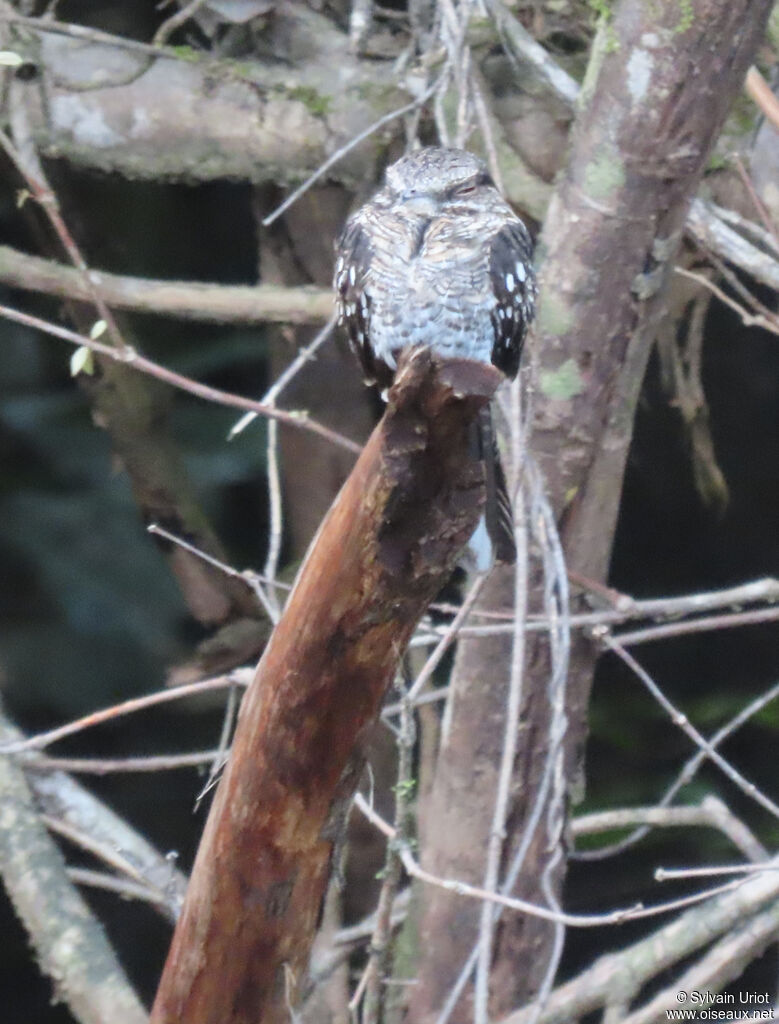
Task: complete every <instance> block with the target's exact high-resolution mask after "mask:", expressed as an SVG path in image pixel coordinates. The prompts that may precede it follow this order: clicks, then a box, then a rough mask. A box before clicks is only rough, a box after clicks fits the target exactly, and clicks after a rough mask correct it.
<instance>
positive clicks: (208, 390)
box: [0, 306, 360, 452]
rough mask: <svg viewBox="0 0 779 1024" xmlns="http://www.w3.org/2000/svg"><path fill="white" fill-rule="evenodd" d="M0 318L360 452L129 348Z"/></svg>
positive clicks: (36, 322) (35, 320)
mask: <svg viewBox="0 0 779 1024" xmlns="http://www.w3.org/2000/svg"><path fill="white" fill-rule="evenodd" d="M0 316H2V317H5V318H6V319H7V320H13V321H14V322H15V323H19V324H24V326H25V327H32V328H34V329H35V330H38V331H43V332H44V333H45V334H50V335H52V336H53V337H55V338H61V339H62V340H63V341H67V342H69V343H70V344H71V345H79V346H81V345H83V346H84V347H85V348H88V349H91V350H92V351H93V352H99V353H100V354H101V355H104V356H108V357H109V359H114V360H116V361H117V362H120V363H125V364H126V365H127V366H131V367H132V368H133V369H134V370H137V371H138V372H139V373H146V374H148V375H149V376H150V377H156V378H157V380H162V381H165V383H167V384H171V385H172V386H173V387H175V388H178V389H179V390H181V391H186V392H188V393H189V394H191V395H196V396H197V397H198V398H203V399H205V400H206V401H208V402H216V403H217V404H219V405H227V406H231V407H233V408H235V409H249V410H251V411H252V412H257V413H259V414H260V415H262V416H269V417H272V418H273V419H277V420H279V421H280V422H281V423H287V424H289V426H291V427H297V428H298V429H300V430H310V431H311V432H312V433H314V434H319V436H320V437H324V438H325V439H326V440H328V441H331V442H332V443H333V444H337V445H339V446H340V447H341V448H346V449H347V451H351V452H359V451H360V446H359V445H358V444H356V443H355V442H354V441H350V440H349V439H348V438H346V437H344V436H343V435H342V434H339V433H337V432H336V431H335V430H330V428H329V427H325V426H324V425H323V424H321V423H317V422H316V420H312V419H309V418H308V415H307V414H306V413H305V412H297V411H296V412H289V411H286V410H284V409H277V408H276V407H275V406H271V405H263V403H262V402H255V401H253V400H252V399H251V398H243V397H242V396H241V395H234V394H232V393H231V392H229V391H222V390H220V389H219V388H212V387H209V385H207V384H200V383H199V382H198V381H195V380H192V379H191V378H190V377H185V376H183V375H182V374H180V373H175V372H174V371H173V370H169V369H167V368H166V367H164V366H161V365H160V364H159V363H155V362H153V361H152V360H151V359H147V358H146V357H145V356H142V355H140V354H139V353H138V352H136V351H135V350H134V349H132V348H125V349H121V350H118V349H115V348H113V347H112V346H110V345H104V344H102V343H101V342H99V341H96V340H95V339H93V338H89V337H87V336H86V335H85V334H77V333H76V332H75V331H69V330H68V329H67V328H65V327H58V326H57V325H56V324H52V323H49V322H48V321H47V320H41V319H40V317H37V316H31V315H30V314H29V313H21V312H19V311H18V310H15V309H10V308H9V307H8V306H0Z"/></svg>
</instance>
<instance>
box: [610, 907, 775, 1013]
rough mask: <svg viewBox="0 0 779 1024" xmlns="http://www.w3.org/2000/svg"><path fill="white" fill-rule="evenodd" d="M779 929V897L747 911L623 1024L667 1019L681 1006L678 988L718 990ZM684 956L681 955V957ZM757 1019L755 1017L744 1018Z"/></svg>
mask: <svg viewBox="0 0 779 1024" xmlns="http://www.w3.org/2000/svg"><path fill="white" fill-rule="evenodd" d="M777 929H779V900H777V901H775V902H774V903H773V904H772V905H771V906H769V907H767V908H766V909H765V910H764V911H763V912H762V913H759V914H751V915H745V916H744V918H743V919H742V920H741V921H738V922H736V923H735V926H734V927H733V929H732V931H730V932H729V933H728V934H726V935H724V936H723V938H721V939H720V940H719V942H716V943H715V944H714V945H713V946H712V947H711V948H710V949H708V950H707V951H706V953H705V954H704V955H703V956H702V957H701V958H700V959H699V960H697V961H696V962H695V963H694V964H693V965H692V966H691V967H690V968H689V969H688V970H687V971H685V972H684V973H683V974H682V975H681V976H680V977H678V978H676V979H675V980H674V982H673V984H672V985H670V986H669V987H668V988H666V989H663V990H662V991H661V992H658V993H657V995H655V996H654V997H653V998H652V999H651V1000H650V1001H649V1002H648V1003H645V1004H644V1005H643V1006H641V1007H639V1009H637V1010H635V1011H634V1012H633V1013H630V1014H627V1015H625V1016H623V1017H622V1018H621V1022H620V1024H654V1022H655V1021H658V1020H664V1019H668V1014H667V1013H666V1011H667V1010H669V1009H670V1008H671V1007H678V1005H679V998H678V996H679V992H680V991H682V992H688V993H689V992H719V991H721V990H722V989H723V988H724V987H725V985H727V984H728V982H729V981H732V980H734V979H735V978H738V977H739V976H740V975H741V973H742V972H743V970H744V968H745V967H746V966H747V964H748V963H750V962H751V961H753V960H756V959H757V958H758V957H759V956H760V954H761V953H762V952H763V950H764V949H765V948H766V946H767V945H768V944H769V943H770V942H772V941H774V942H775V941H776V934H777ZM680 959H681V957H680ZM742 1019H744V1020H746V1019H755V1018H748V1017H744V1018H742Z"/></svg>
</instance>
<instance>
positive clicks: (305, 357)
mask: <svg viewBox="0 0 779 1024" xmlns="http://www.w3.org/2000/svg"><path fill="white" fill-rule="evenodd" d="M336 319H337V318H336V316H335V314H332V315H331V316H330V319H329V320H328V321H327V323H326V324H325V326H324V327H323V328H322V329H321V331H318V332H317V334H316V335H315V337H314V338H313V340H312V341H310V342H309V343H308V345H304V346H303V348H301V350H300V351H299V352H298V354H297V355H296V356H295V358H294V359H293V360H292V362H291V363H290V364H289V366H288V367H287V368H286V369H285V370H283V371H282V372H281V373H280V374H279V376H278V377H277V378H276V380H275V381H274V382H273V384H272V385H271V387H269V388H268V390H267V391H266V392H265V394H264V395H263V397H262V399H261V401H262V402H263V403H264V404H266V405H274V404H275V402H276V399H277V398H278V396H279V395H280V394H281V392H282V391H283V390H284V388H285V387H286V386H287V385H288V384H289V383H290V381H291V380H293V379H294V378H295V377H296V376H297V374H298V373H299V372H300V371H301V370H302V369H303V367H304V366H305V365H306V363H308V362H311V361H313V359H314V356H315V354H316V352H317V351H318V349H320V348H321V347H322V345H324V343H325V342H326V341H327V340H328V338H329V337H330V335H331V334H332V333H333V330H334V329H335V324H336ZM256 418H257V413H255V412H247V413H246V415H245V416H242V417H241V418H240V419H239V420H238V421H237V423H235V424H233V426H232V427H231V428H230V433H229V434H228V435H227V439H228V441H232V439H233V438H234V437H236V436H237V435H238V434H240V433H241V432H242V431H243V430H245V429H246V427H248V425H249V424H250V423H251V422H252V421H253V420H255V419H256Z"/></svg>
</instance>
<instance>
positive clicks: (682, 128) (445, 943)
mask: <svg viewBox="0 0 779 1024" xmlns="http://www.w3.org/2000/svg"><path fill="white" fill-rule="evenodd" d="M770 8H771V2H770V0H735V2H734V0H686V2H685V3H676V2H671V0H666V2H663V3H659V4H647V3H645V2H644V0H624V2H623V3H621V4H620V5H619V6H618V7H617V8H616V10H615V11H614V14H613V17H611V18H608V19H606V20H605V21H604V22H603V24H602V25H601V28H600V30H599V34H598V38H597V40H596V43H595V46H594V49H593V55H592V58H591V63H590V67H589V70H588V73H587V76H586V79H585V83H584V86H583V89H582V95H581V100H580V110H579V114H578V118H577V122H576V125H575V128H574V135H573V141H572V149H571V156H570V160H569V164H568V168H567V171H566V173H565V175H564V177H563V178H562V180H561V181H560V182H559V184H558V187H557V189H556V191H555V194H554V196H553V198H552V202H551V205H550V209H549V212H548V215H547V218H546V222H545V225H544V228H543V233H542V237H541V242H540V246H539V260H540V264H541V274H540V277H541V295H540V304H539V312H538V319H537V325H536V337H535V342H534V345H535V351H536V353H537V358H536V362H537V371H538V385H539V390H538V392H537V394H536V396H535V405H534V435H533V441H532V445H533V449H534V451H535V453H536V455H537V457H538V460H539V462H540V464H541V467H542V470H543V474H544V477H545V480H546V484H547V492H548V495H549V498H550V500H551V502H552V507H553V509H554V512H555V514H556V516H557V517H558V522H559V523H560V525H561V528H562V533H563V537H564V543H565V549H566V556H567V562H568V566H569V569H571V570H575V571H576V572H578V573H580V574H582V575H585V576H587V577H590V578H593V579H596V580H602V579H604V578H605V575H606V572H607V569H608V562H609V557H610V550H611V543H612V538H613V533H614V526H615V523H616V517H617V511H618V506H619V498H620V493H621V487H622V476H623V471H624V466H625V459H626V456H627V451H628V447H629V444H630V439H631V434H632V425H633V415H634V411H635V407H636V402H637V399H638V394H639V389H640V386H641V381H642V378H643V373H644V368H645V366H646V362H647V358H648V355H649V351H650V348H651V345H652V342H653V339H654V335H655V330H656V326H657V323H658V319H659V317H660V316H661V315H662V312H663V303H664V294H665V288H666V285H667V281H668V276H669V274H670V273H671V272H672V268H673V263H674V259H675V255H676V252H677V248H678V244H679V240H680V238H681V235H682V231H683V226H684V221H685V217H686V215H687V211H688V208H689V204H690V201H691V199H692V198H693V196H694V194H695V190H696V188H697V186H698V183H699V181H700V178H701V175H702V173H703V170H704V168H705V166H706V161H707V158H708V155H709V152H710V149H711V146H712V144H713V142H714V140H715V139H716V137H717V134H718V133H719V131H720V129H721V127H722V124H723V121H724V119H725V115H726V113H727V111H728V107H729V105H730V103H731V101H732V99H733V97H734V95H735V94H736V92H737V91H738V89H739V88H740V86H741V83H742V80H743V77H744V74H745V72H746V69H747V67H748V66H749V64H750V62H751V61H752V60H753V58H754V54H755V51H756V49H757V46H758V44H759V41H760V39H761V37H762V34H763V32H764V29H765V24H766V20H767V17H768V14H769V11H770ZM511 591H512V587H511V583H510V581H509V580H507V579H506V571H505V570H503V571H502V572H499V573H495V574H494V575H493V577H492V579H491V580H490V581H489V583H488V585H487V587H485V590H484V592H483V595H482V598H481V602H480V603H481V605H482V607H491V608H496V607H501V608H505V607H506V606H507V604H508V603H509V602H510V595H511ZM595 658H596V654H595V651H594V650H593V648H592V647H591V646H590V645H588V644H585V643H581V644H579V645H576V646H575V648H574V654H573V659H572V664H571V672H570V675H569V681H568V690H567V716H568V731H567V735H566V738H565V746H566V777H567V780H568V784H569V786H571V785H572V784H573V782H574V780H575V777H576V776H577V774H578V772H579V771H580V768H581V754H582V750H583V746H584V742H585V739H586V730H587V718H586V712H587V705H588V701H589V694H590V686H591V681H592V672H593V668H594V663H595ZM509 663H510V642H509V641H508V640H500V639H495V638H491V639H489V640H487V641H478V640H467V641H464V642H463V643H461V645H460V649H459V652H458V657H457V662H456V666H455V675H454V681H453V693H454V697H453V706H452V709H451V710H452V719H451V728H450V731H449V734H448V738H447V739H445V740H444V745H443V747H442V750H441V754H440V759H439V764H438V768H437V774H436V781H435V785H434V792H433V796H432V801H431V811H432V813H433V815H434V818H433V820H432V821H431V822H430V824H429V835H430V837H431V843H430V844H429V846H428V849H427V856H426V861H425V866H426V867H427V868H428V869H429V870H431V871H433V872H435V873H436V874H440V875H443V876H446V877H459V878H462V879H464V880H466V881H468V882H472V883H474V884H480V883H481V882H482V881H483V877H484V860H485V857H484V851H485V850H486V848H487V843H488V838H489V826H490V822H491V819H492V808H491V806H489V807H485V799H486V796H485V795H486V794H489V793H494V792H495V786H496V779H497V772H498V763H499V749H500V743H501V738H500V732H501V729H502V719H503V715H504V708H505V700H506V689H507V686H508V679H507V676H508V672H507V670H505V669H504V670H502V671H496V666H498V665H500V666H508V665H509ZM547 686H548V659H547V656H546V652H545V651H544V650H543V649H542V646H541V644H540V642H539V643H535V642H534V643H531V644H530V645H529V649H528V656H527V659H526V679H525V684H524V693H525V697H524V702H523V713H522V726H521V736H520V741H519V753H518V756H517V762H516V768H515V777H514V786H513V792H514V793H515V794H517V798H516V806H515V807H514V810H513V814H512V818H511V825H512V831H511V834H510V836H509V839H508V840H507V846H508V848H512V847H515V846H516V843H517V840H518V838H520V837H521V835H522V830H523V821H524V818H525V816H526V815H527V812H528V809H529V808H531V807H532V806H533V804H534V799H535V795H536V790H537V786H538V781H539V777H540V769H541V767H542V766H543V764H544V759H545V757H546V752H547V737H548V715H549V707H548V701H547V692H546V691H547ZM455 815H456V820H457V821H468V822H469V829H468V835H467V837H465V836H463V834H462V833H461V832H457V831H456V828H455V826H454V825H453V823H452V820H451V819H452V817H453V816H455ZM545 838H546V837H545V836H544V835H543V834H539V835H538V836H537V837H536V839H534V841H533V843H532V844H531V847H530V850H529V853H528V856H527V859H526V860H525V866H524V870H523V873H522V875H521V877H520V879H519V882H518V884H517V887H516V890H515V892H516V895H518V896H521V897H522V898H524V899H529V900H533V901H535V902H541V903H545V902H546V899H545V897H544V895H543V893H542V891H541V889H540V879H541V876H542V873H543V870H544V866H545V865H546V864H547V863H548V858H549V857H550V850H549V848H548V845H547V843H546V842H545ZM559 881H560V882H561V881H562V878H561V877H560V879H559ZM425 896H426V900H425V908H424V913H423V918H422V925H421V929H422V942H421V943H420V957H421V962H420V969H419V975H418V984H417V985H416V986H415V988H414V992H413V995H412V1001H411V1011H410V1016H409V1019H410V1021H413V1022H414V1024H421V1022H429V1021H432V1020H434V1019H435V1018H436V1016H437V1013H438V1010H439V1009H440V1007H441V1004H442V1002H443V999H444V998H445V997H446V994H448V993H449V992H450V990H451V988H452V986H453V984H454V982H455V979H456V978H457V976H458V974H459V973H460V970H461V968H462V966H463V964H464V963H465V961H466V960H467V958H468V955H469V954H470V952H471V949H472V948H473V946H474V944H475V942H476V938H477V930H478V921H479V913H480V911H479V908H478V907H477V906H473V905H470V904H469V903H468V902H466V901H464V900H462V899H461V898H460V897H458V896H455V895H450V894H448V893H444V892H440V891H436V892H435V893H432V892H428V893H426V894H425ZM433 935H435V936H436V941H435V942H433V941H432V936H433ZM441 936H444V937H445V940H441ZM426 937H427V939H428V941H426V940H425V938H426ZM551 937H552V930H551V927H550V925H548V924H545V923H543V922H540V921H538V920H537V919H535V918H530V917H526V916H520V915H516V914H512V915H510V916H509V915H504V917H503V919H502V922H501V927H500V931H499V933H498V938H497V943H496V949H495V953H494V960H493V971H492V990H491V1002H490V1009H491V1014H492V1015H495V1016H499V1015H501V1014H502V1013H505V1012H507V1011H508V1010H510V1009H511V1008H513V1007H516V1006H517V1005H521V1004H522V1003H523V1002H525V1001H527V1000H528V999H530V998H532V997H533V995H534V994H535V992H536V991H537V988H538V984H539V981H540V978H541V977H542V976H543V974H544V971H545V969H546V964H547V962H548V959H549V955H550V942H551ZM471 1019H472V1011H471V1009H470V997H469V994H468V993H467V992H466V994H465V996H464V997H463V998H462V999H461V1000H460V1003H459V1005H458V1008H457V1010H456V1011H455V1013H454V1014H453V1015H452V1016H451V1018H450V1020H451V1021H453V1022H457V1021H470V1020H471Z"/></svg>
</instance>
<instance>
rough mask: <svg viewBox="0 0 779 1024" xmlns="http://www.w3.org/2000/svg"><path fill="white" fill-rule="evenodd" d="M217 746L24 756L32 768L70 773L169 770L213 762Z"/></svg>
mask: <svg viewBox="0 0 779 1024" xmlns="http://www.w3.org/2000/svg"><path fill="white" fill-rule="evenodd" d="M218 756H219V751H218V750H203V751H197V752H195V753H192V754H160V755H159V756H156V757H155V756H152V757H115V758H102V757H48V756H47V755H45V754H36V755H35V757H34V759H30V760H23V761H22V763H23V764H24V767H25V768H26V769H29V770H31V771H42V772H44V771H60V772H71V773H72V774H73V775H111V774H122V773H132V774H135V773H138V772H140V773H144V772H170V771H179V770H180V769H182V768H199V767H200V766H201V765H205V764H212V763H213V761H214V760H215V759H216V758H217V757H218Z"/></svg>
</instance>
